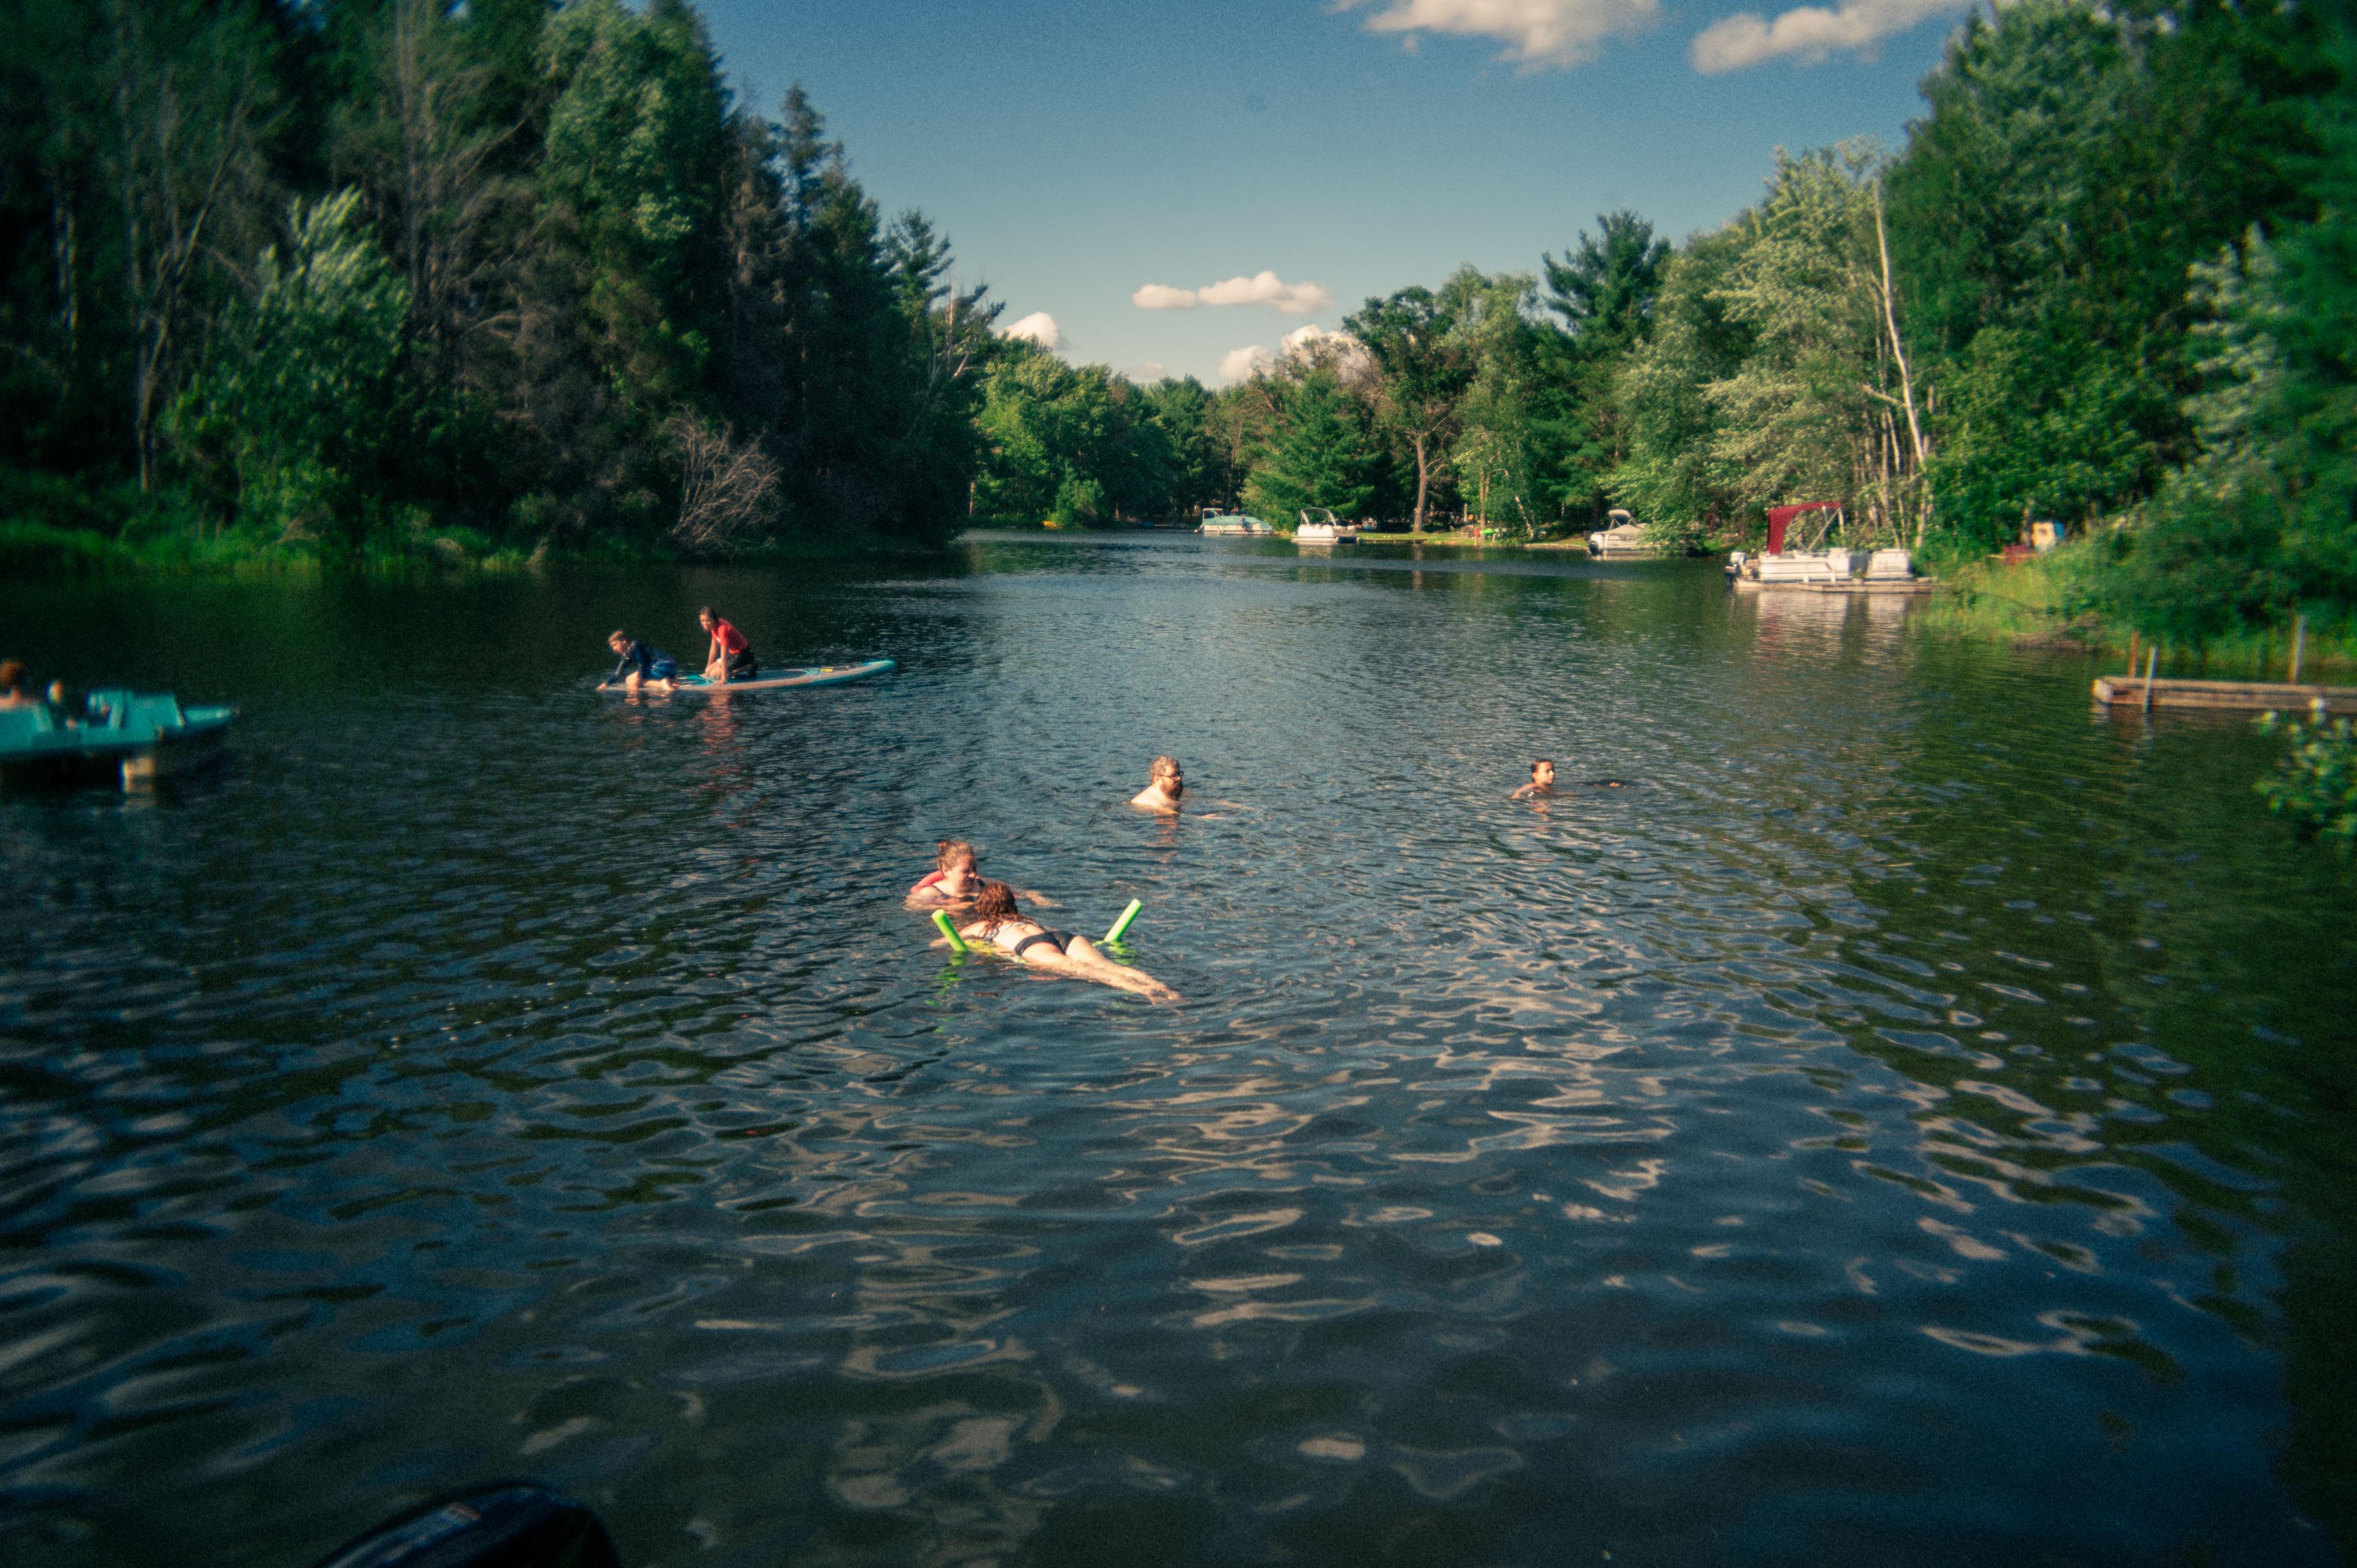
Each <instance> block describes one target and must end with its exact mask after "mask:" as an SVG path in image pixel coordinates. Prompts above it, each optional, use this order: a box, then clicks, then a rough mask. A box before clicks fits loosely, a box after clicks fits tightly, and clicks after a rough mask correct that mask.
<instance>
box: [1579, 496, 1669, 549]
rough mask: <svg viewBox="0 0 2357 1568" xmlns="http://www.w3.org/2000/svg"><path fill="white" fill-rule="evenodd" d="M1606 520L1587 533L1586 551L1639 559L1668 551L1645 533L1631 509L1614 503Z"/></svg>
mask: <svg viewBox="0 0 2357 1568" xmlns="http://www.w3.org/2000/svg"><path fill="white" fill-rule="evenodd" d="M1606 521H1607V522H1608V524H1609V526H1608V527H1605V528H1602V529H1599V530H1598V531H1597V532H1594V533H1591V534H1589V535H1588V536H1587V553H1589V554H1590V555H1593V556H1595V557H1596V558H1597V559H1598V560H1606V559H1610V560H1618V561H1643V560H1651V559H1653V558H1655V557H1658V556H1662V555H1665V554H1667V553H1668V552H1667V551H1665V550H1663V548H1662V547H1661V546H1660V545H1659V544H1657V543H1655V542H1653V541H1652V540H1651V539H1649V538H1647V537H1646V536H1645V528H1644V525H1643V524H1642V523H1641V522H1639V521H1637V518H1636V515H1635V514H1634V513H1633V512H1629V511H1625V510H1621V509H1620V508H1619V507H1615V508H1613V509H1612V510H1611V512H1610V513H1609V515H1608V516H1607V518H1606Z"/></svg>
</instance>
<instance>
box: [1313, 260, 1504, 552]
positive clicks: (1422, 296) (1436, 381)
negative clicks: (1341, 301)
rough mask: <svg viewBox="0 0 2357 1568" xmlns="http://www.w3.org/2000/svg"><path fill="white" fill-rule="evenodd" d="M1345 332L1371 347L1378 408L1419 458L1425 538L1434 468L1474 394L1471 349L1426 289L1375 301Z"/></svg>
mask: <svg viewBox="0 0 2357 1568" xmlns="http://www.w3.org/2000/svg"><path fill="white" fill-rule="evenodd" d="M1342 326H1343V329H1344V330H1345V331H1347V332H1349V333H1350V334H1351V337H1353V338H1357V339H1358V340H1359V341H1360V342H1361V343H1362V344H1364V345H1365V346H1366V349H1367V353H1368V355H1369V356H1370V357H1371V358H1372V360H1373V361H1374V365H1375V370H1376V373H1377V375H1378V377H1379V378H1380V381H1379V387H1380V394H1381V404H1380V406H1381V407H1382V409H1383V412H1384V413H1385V415H1386V417H1387V418H1388V419H1389V420H1390V421H1391V423H1392V424H1394V427H1395V428H1396V429H1397V430H1398V431H1399V432H1400V434H1401V436H1402V437H1403V439H1405V441H1406V443H1407V445H1408V446H1409V448H1410V449H1411V450H1412V451H1413V452H1414V453H1415V527H1416V529H1417V530H1418V531H1421V530H1422V529H1423V527H1424V523H1425V517H1426V512H1427V510H1428V509H1429V505H1430V502H1431V497H1432V479H1433V471H1434V466H1435V463H1436V461H1437V459H1438V458H1439V456H1440V454H1441V452H1442V451H1443V450H1444V448H1445V446H1446V445H1447V441H1448V433H1449V432H1450V431H1451V430H1452V429H1453V428H1454V427H1455V424H1456V421H1457V413H1458V407H1459V405H1461V404H1462V403H1464V401H1465V398H1466V395H1467V394H1468V393H1469V392H1471V391H1472V390H1473V378H1474V374H1475V371H1476V369H1477V367H1476V365H1475V362H1474V354H1473V349H1472V346H1471V345H1470V344H1469V343H1468V342H1466V341H1465V340H1464V339H1463V338H1461V337H1460V336H1459V335H1458V331H1457V322H1456V319H1455V318H1454V317H1452V316H1451V315H1450V314H1449V312H1448V307H1447V306H1446V305H1445V304H1444V303H1443V302H1442V301H1441V300H1440V299H1439V298H1438V297H1437V295H1434V294H1433V292H1432V291H1431V290H1430V289H1427V288H1424V287H1422V286H1421V285H1418V286H1415V287H1410V288H1404V289H1401V290H1400V291H1399V292H1398V293H1396V294H1394V295H1390V296H1389V297H1387V298H1383V299H1372V298H1371V299H1369V300H1368V301H1367V303H1366V305H1365V306H1364V307H1363V308H1361V310H1359V311H1358V312H1356V313H1355V314H1353V315H1351V316H1350V317H1345V318H1344V320H1343V323H1342ZM1318 504H1320V505H1325V504H1329V503H1325V502H1320V503H1318ZM1336 510H1340V509H1339V508H1338V509H1336Z"/></svg>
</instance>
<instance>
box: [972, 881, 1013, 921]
mask: <svg viewBox="0 0 2357 1568" xmlns="http://www.w3.org/2000/svg"><path fill="white" fill-rule="evenodd" d="M1016 912H1017V911H1016V908H1015V889H1014V888H1012V887H1009V886H1006V883H1004V882H985V883H984V884H983V885H982V891H981V892H979V893H977V894H975V895H974V918H976V919H978V920H992V921H997V920H1011V919H1013V918H1015V915H1016Z"/></svg>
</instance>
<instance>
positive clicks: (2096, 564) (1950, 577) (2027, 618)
mask: <svg viewBox="0 0 2357 1568" xmlns="http://www.w3.org/2000/svg"><path fill="white" fill-rule="evenodd" d="M2109 569H2111V568H2108V567H2107V566H2106V565H2105V564H2104V563H2103V562H2102V561H2101V560H2100V559H2099V558H2097V557H2096V556H2095V555H2094V554H2093V553H2092V552H2091V551H2089V550H2087V549H2085V548H2084V547H2078V546H2065V547H2064V548H2062V549H2061V550H2057V551H2055V552H2053V553H2050V554H2046V555H2035V556H2032V557H2030V558H2029V560H2027V561H2023V562H2019V563H2018V564H2011V565H2008V564H2006V563H2005V562H2003V561H2002V560H2000V559H1998V558H1996V557H1995V556H1985V557H1982V558H1980V559H1978V560H1971V561H1955V562H1949V563H1945V564H1942V565H1940V566H1939V567H1938V568H1937V569H1936V572H1935V575H1936V576H1937V579H1938V581H1939V584H1940V587H1939V591H1938V592H1937V593H1935V594H1933V595H1932V597H1931V598H1930V599H1929V600H1928V601H1926V602H1925V603H1924V604H1923V606H1922V607H1921V608H1920V609H1918V610H1917V611H1916V613H1915V615H1914V616H1913V617H1912V619H1913V620H1914V621H1915V623H1916V624H1917V625H1918V626H1920V627H1922V628H1925V629H1927V630H1933V631H1944V632H1950V633H1953V634H1955V635H1958V636H1964V637H1975V638H1981V639H1989V640H2003V641H2007V642H2010V643H2011V644H2012V645H2013V646H2014V647H2016V648H2022V649H2032V650H2046V651H2050V652H2057V653H2083V654H2096V655H2102V656H2105V657H2108V658H2114V659H2117V660H2120V663H2121V668H2122V669H2123V670H2125V669H2126V660H2127V655H2128V650H2129V648H2130V646H2131V644H2132V642H2133V643H2135V644H2136V646H2138V647H2139V648H2149V647H2150V643H2149V641H2148V640H2141V639H2135V638H2134V635H2133V634H2132V633H2131V631H2130V630H2129V628H2126V627H2124V626H2120V625H2117V624H2115V623H2114V622H2112V621H2108V620H2106V619H2105V618H2104V616H2103V615H2102V614H2101V613H2100V612H2099V611H2097V610H2096V609H2094V608H2093V604H2094V603H2095V602H2096V590H2097V589H2098V588H2099V587H2100V585H2101V583H2102V579H2103V576H2104V573H2105V572H2106V571H2107V570H2109ZM2291 652H2292V633H2291V630H2290V628H2246V629H2244V630H2241V631H2236V632H2230V633H2228V634H2227V635H2225V636H2223V637H2220V638H2217V639H2212V641H2210V642H2209V643H2207V644H2206V645H2204V646H2202V647H2199V648H2172V647H2168V646H2163V647H2162V648H2161V650H2160V655H2159V662H2158V671H2159V673H2161V674H2165V675H2175V676H2202V675H2208V676H2215V677H2217V678H2220V679H2228V680H2278V681H2279V680H2282V679H2284V678H2285V677H2286V675H2287V671H2288V669H2289V666H2290V663H2291ZM2137 663H2138V668H2139V670H2141V668H2142V664H2143V654H2142V653H2141V652H2139V654H2138V656H2137ZM2352 668H2357V629H2352V628H2323V627H2316V626H2311V627H2309V631H2308V639H2307V644H2306V647H2305V649H2304V650H2303V651H2302V653H2301V656H2300V679H2301V680H2303V681H2314V680H2316V679H2317V677H2318V676H2319V674H2321V673H2323V672H2325V671H2335V672H2341V673H2345V672H2346V671H2350V670H2351V669H2352Z"/></svg>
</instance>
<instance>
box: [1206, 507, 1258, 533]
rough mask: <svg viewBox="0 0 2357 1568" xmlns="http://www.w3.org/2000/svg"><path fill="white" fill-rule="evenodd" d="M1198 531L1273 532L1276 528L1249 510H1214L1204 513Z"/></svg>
mask: <svg viewBox="0 0 2357 1568" xmlns="http://www.w3.org/2000/svg"><path fill="white" fill-rule="evenodd" d="M1196 532H1199V533H1215V534H1216V533H1226V534H1237V533H1275V532H1276V530H1275V528H1273V527H1272V526H1270V525H1269V524H1267V523H1265V522H1263V521H1261V520H1260V519H1258V518H1256V517H1254V516H1253V515H1252V514H1251V513H1249V512H1241V511H1215V512H1208V513H1206V514H1204V518H1203V526H1202V527H1200V529H1198V530H1196Z"/></svg>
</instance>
